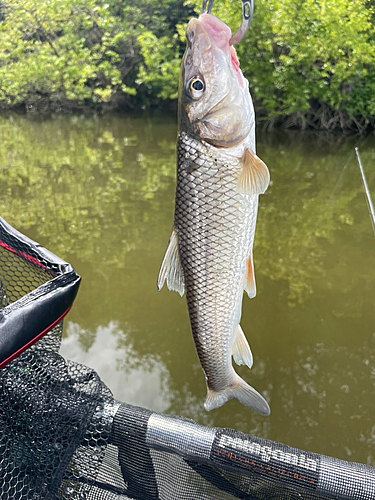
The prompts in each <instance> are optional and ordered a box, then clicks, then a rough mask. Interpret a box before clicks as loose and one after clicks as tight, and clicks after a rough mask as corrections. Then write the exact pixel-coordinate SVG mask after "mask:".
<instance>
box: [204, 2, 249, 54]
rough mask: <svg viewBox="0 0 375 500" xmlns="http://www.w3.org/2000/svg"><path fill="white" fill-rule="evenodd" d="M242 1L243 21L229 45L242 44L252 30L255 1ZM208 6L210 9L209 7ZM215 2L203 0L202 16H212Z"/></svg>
mask: <svg viewBox="0 0 375 500" xmlns="http://www.w3.org/2000/svg"><path fill="white" fill-rule="evenodd" d="M241 1H242V21H241V26H240V27H239V29H238V31H237V33H236V34H235V35H233V36H232V37H231V39H230V40H229V45H234V44H235V43H238V42H240V41H241V40H242V39H243V37H244V36H245V35H246V33H247V31H248V29H249V28H250V24H251V20H252V18H253V14H254V0H241ZM207 4H208V7H207ZM213 4H214V0H203V4H202V14H211V10H212V6H213Z"/></svg>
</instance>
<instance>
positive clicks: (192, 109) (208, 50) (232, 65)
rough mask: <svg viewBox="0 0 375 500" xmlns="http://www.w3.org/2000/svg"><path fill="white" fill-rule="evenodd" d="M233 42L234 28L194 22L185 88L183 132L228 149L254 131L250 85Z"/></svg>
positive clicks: (211, 20)
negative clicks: (240, 65)
mask: <svg viewBox="0 0 375 500" xmlns="http://www.w3.org/2000/svg"><path fill="white" fill-rule="evenodd" d="M230 38H231V30H230V28H229V27H228V26H227V25H226V24H225V23H223V22H222V21H220V20H219V19H217V18H216V17H215V16H212V15H211V14H202V15H201V16H200V17H199V19H195V18H193V19H191V20H190V22H189V24H188V26H187V30H186V40H187V47H186V51H185V54H184V57H183V60H182V65H181V76H180V88H179V124H180V130H183V131H185V132H187V133H189V134H191V135H193V136H195V137H197V138H200V139H201V140H204V141H206V142H209V143H211V144H213V145H214V146H217V147H227V148H229V147H234V146H236V145H238V144H239V143H241V142H242V141H243V140H244V139H245V138H246V137H247V136H248V135H249V133H250V130H251V129H252V128H253V127H254V108H253V103H252V100H251V96H250V93H249V83H248V81H247V80H246V78H245V77H244V76H243V74H242V72H241V70H240V67H239V62H238V59H237V55H236V51H235V49H234V47H233V46H230V45H229V40H230Z"/></svg>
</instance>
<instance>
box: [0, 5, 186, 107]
mask: <svg viewBox="0 0 375 500" xmlns="http://www.w3.org/2000/svg"><path fill="white" fill-rule="evenodd" d="M172 3H175V2H172V1H171V0H164V1H161V2H159V4H158V7H157V8H156V7H155V6H154V5H153V4H154V2H151V1H144V2H138V3H137V5H133V4H131V3H130V2H129V1H127V0H124V1H119V2H116V3H114V2H112V3H111V4H109V3H105V2H103V1H101V0H64V1H62V0H51V1H48V2H47V1H45V0H43V1H40V0H25V1H19V0H7V2H6V3H3V4H2V16H3V20H2V22H1V20H0V82H1V87H0V105H1V104H2V105H3V107H4V106H13V105H16V104H18V103H26V104H28V105H29V106H30V105H32V104H33V103H34V102H36V101H38V100H39V99H40V98H41V97H42V96H47V97H48V98H49V99H51V100H54V101H59V102H61V101H64V100H68V101H76V102H78V103H86V104H90V103H95V102H109V101H110V100H111V99H113V98H114V96H116V95H118V94H119V93H124V94H131V95H135V94H136V87H138V90H139V87H141V92H142V85H143V84H145V85H148V86H149V88H150V89H151V90H152V91H154V89H156V91H155V93H156V94H158V95H159V96H160V97H161V98H163V99H166V98H170V97H172V98H173V97H175V96H176V89H175V81H174V80H175V76H176V68H178V64H179V63H178V59H179V51H180V47H179V40H178V39H177V37H176V36H174V35H173V28H172V29H171V28H170V26H171V24H173V23H172V22H171V20H170V19H169V17H168V16H169V15H170V13H171V11H172V14H173V13H175V14H176V15H178V9H176V8H174V9H170V6H171V4H172ZM178 5H179V4H178ZM167 14H168V15H167ZM150 26H152V29H153V30H154V31H151V29H150ZM173 27H174V25H173ZM155 33H156V34H155ZM158 37H159V38H158ZM150 44H152V45H153V47H150ZM143 59H144V61H145V65H141V64H140V63H141V62H142V60H143ZM147 66H149V69H148V70H147V71H146V70H145V68H146V67H147ZM138 71H139V76H138ZM170 71H171V72H172V74H170ZM150 72H152V73H153V75H154V76H153V78H150V75H149V73H150ZM137 77H138V78H137ZM171 78H173V83H174V85H173V84H171V83H170V84H169V85H168V80H171ZM136 81H137V83H136ZM165 83H166V85H165Z"/></svg>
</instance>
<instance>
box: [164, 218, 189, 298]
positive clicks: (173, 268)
mask: <svg viewBox="0 0 375 500" xmlns="http://www.w3.org/2000/svg"><path fill="white" fill-rule="evenodd" d="M165 281H167V287H168V289H169V290H173V291H175V292H178V293H179V294H180V295H181V297H182V295H183V294H184V291H185V280H184V272H183V269H182V266H181V260H180V253H179V249H178V236H177V232H176V229H175V228H173V231H172V234H171V237H170V238H169V243H168V246H167V250H166V251H165V254H164V258H163V262H162V263H161V266H160V271H159V276H158V281H157V287H158V290H159V292H160V290H161V289H162V288H163V285H164V282H165Z"/></svg>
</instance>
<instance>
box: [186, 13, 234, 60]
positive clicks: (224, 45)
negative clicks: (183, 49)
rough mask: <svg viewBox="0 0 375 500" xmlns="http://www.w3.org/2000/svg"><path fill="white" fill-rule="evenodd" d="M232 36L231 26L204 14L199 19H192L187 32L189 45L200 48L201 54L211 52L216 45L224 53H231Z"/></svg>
mask: <svg viewBox="0 0 375 500" xmlns="http://www.w3.org/2000/svg"><path fill="white" fill-rule="evenodd" d="M231 35H232V32H231V29H230V28H229V26H227V25H226V24H225V23H223V21H220V19H218V18H217V17H215V16H212V15H211V14H202V15H201V16H199V18H198V19H196V18H193V19H191V21H190V22H189V24H188V26H187V30H186V38H187V41H188V44H189V45H190V46H192V45H193V44H194V45H195V46H196V47H199V50H200V51H201V52H205V51H207V50H209V49H210V48H211V46H212V45H214V46H215V47H217V48H218V49H220V50H222V51H223V52H227V53H229V52H230V46H229V40H230V38H231Z"/></svg>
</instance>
